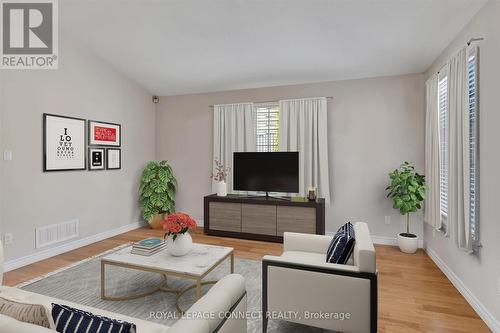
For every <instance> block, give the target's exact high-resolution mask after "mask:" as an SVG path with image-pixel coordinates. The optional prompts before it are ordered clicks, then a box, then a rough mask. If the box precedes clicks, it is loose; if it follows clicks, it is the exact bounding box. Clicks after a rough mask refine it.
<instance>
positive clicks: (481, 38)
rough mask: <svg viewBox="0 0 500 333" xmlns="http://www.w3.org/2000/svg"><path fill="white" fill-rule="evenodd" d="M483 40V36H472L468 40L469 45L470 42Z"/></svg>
mask: <svg viewBox="0 0 500 333" xmlns="http://www.w3.org/2000/svg"><path fill="white" fill-rule="evenodd" d="M482 40H484V38H483V37H478V38H471V39H469V40H468V41H467V45H470V44H472V43H473V42H479V41H482Z"/></svg>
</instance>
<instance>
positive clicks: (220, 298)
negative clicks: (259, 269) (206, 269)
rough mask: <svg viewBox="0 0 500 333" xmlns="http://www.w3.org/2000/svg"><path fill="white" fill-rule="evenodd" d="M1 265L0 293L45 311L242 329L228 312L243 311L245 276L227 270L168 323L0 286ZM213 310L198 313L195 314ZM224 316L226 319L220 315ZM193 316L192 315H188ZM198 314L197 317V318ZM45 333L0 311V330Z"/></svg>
mask: <svg viewBox="0 0 500 333" xmlns="http://www.w3.org/2000/svg"><path fill="white" fill-rule="evenodd" d="M2 254H3V249H2V246H1V243H0V263H2V260H3V255H2ZM2 277H3V265H2V266H0V297H4V298H6V299H15V300H16V301H19V302H22V303H31V304H41V305H44V306H45V307H46V308H47V309H48V310H49V311H50V308H51V304H52V303H57V304H64V305H67V306H70V307H73V308H77V309H80V310H84V311H88V312H91V313H93V314H96V315H100V316H106V317H109V318H113V319H118V320H122V321H127V322H130V323H134V324H135V325H136V328H137V333H186V332H189V333H246V332H247V322H246V319H245V318H243V317H242V316H237V315H235V316H233V317H231V316H229V315H228V314H230V313H234V314H238V313H245V312H246V310H247V299H246V288H245V279H244V278H243V277H242V276H241V275H239V274H230V275H227V276H225V277H224V278H222V279H221V280H219V281H218V282H217V283H216V284H215V285H214V286H212V288H211V289H210V290H209V291H208V292H207V293H206V294H205V295H204V296H203V297H202V298H200V299H199V300H198V301H197V302H196V303H195V304H194V305H193V306H192V307H191V308H190V309H189V310H188V311H187V312H186V317H189V319H187V318H182V319H180V320H178V321H177V322H176V323H175V324H174V325H172V326H171V327H168V326H164V325H160V324H157V323H154V322H150V321H146V320H140V319H136V318H131V317H128V316H124V315H120V314H117V313H111V312H108V311H103V310H100V309H96V308H92V307H88V306H84V305H81V304H75V303H72V302H68V301H64V300H59V299H55V298H52V297H47V296H44V295H40V294H36V293H32V292H28V291H25V290H21V289H17V288H13V287H7V286H2ZM201 313H203V314H207V313H208V314H213V316H204V317H203V318H202V316H199V315H197V314H201ZM221 314H225V315H226V316H227V317H228V318H227V319H226V318H225V317H224V316H223V315H221ZM192 318H196V319H192ZM198 318H199V319H198ZM45 332H47V333H49V332H56V331H55V330H52V329H48V328H44V327H40V326H36V325H32V324H27V323H23V322H20V321H17V320H15V319H13V318H11V317H8V316H5V315H2V314H0V333H45Z"/></svg>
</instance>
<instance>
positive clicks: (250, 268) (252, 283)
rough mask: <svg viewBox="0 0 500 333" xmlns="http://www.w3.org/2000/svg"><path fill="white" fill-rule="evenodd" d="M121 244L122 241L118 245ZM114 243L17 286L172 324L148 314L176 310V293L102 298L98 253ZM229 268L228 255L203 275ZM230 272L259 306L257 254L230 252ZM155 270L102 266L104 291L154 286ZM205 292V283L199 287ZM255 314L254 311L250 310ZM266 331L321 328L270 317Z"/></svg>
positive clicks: (189, 299) (185, 303)
mask: <svg viewBox="0 0 500 333" xmlns="http://www.w3.org/2000/svg"><path fill="white" fill-rule="evenodd" d="M119 248H122V247H119ZM119 248H116V249H113V250H111V251H107V252H106V253H103V254H100V255H98V256H95V257H92V258H89V259H86V260H83V261H81V262H78V263H75V264H73V265H71V266H68V267H65V268H63V269H60V270H58V271H55V272H53V273H50V274H47V275H45V276H42V277H39V278H37V279H34V280H31V281H28V282H26V283H23V284H21V285H19V286H18V288H21V289H24V290H27V291H31V292H35V293H38V294H42V295H46V296H50V297H55V298H59V299H61V300H67V301H70V302H74V303H79V304H84V305H87V306H91V307H94V308H98V309H102V310H106V311H111V312H116V313H120V314H123V315H127V316H130V317H134V318H139V319H144V320H149V321H154V322H158V323H160V324H165V325H168V326H172V325H173V324H174V323H175V321H176V319H174V318H171V317H170V316H165V318H161V316H160V318H154V317H153V318H152V317H151V315H150V313H151V312H163V313H175V311H176V310H175V295H174V294H173V293H166V292H157V293H154V294H152V295H150V296H146V297H143V298H138V299H134V300H128V301H103V300H101V298H100V290H101V289H100V271H101V264H100V258H101V257H102V256H103V255H106V254H109V253H110V252H112V251H116V250H118V249H119ZM228 272H229V260H228V261H227V262H225V263H223V264H222V265H220V266H219V267H218V268H216V269H215V270H214V271H212V272H211V273H210V274H209V275H208V276H207V277H206V280H217V279H220V278H221V277H223V276H225V275H227V274H228ZM235 273H238V274H241V275H243V276H244V277H245V279H246V287H247V296H248V311H251V312H254V313H258V311H261V309H262V307H261V299H262V294H261V290H262V289H261V288H262V279H261V277H262V263H261V262H260V261H256V260H247V259H240V258H235ZM161 281H162V277H161V276H160V275H159V274H154V273H146V272H140V271H134V270H127V269H123V268H119V267H114V266H107V268H106V293H107V295H108V296H122V295H127V294H129V295H130V294H134V293H140V292H141V291H145V290H149V289H150V288H151V289H152V288H154V287H156V286H158V284H159V283H161ZM189 284H190V281H187V280H181V279H174V278H170V277H169V285H170V286H171V287H173V288H182V287H185V286H187V285H189ZM203 288H204V289H203V293H205V292H206V291H207V290H208V289H209V288H210V286H204V287H203ZM194 297H195V296H194V292H188V293H186V294H185V295H183V297H182V298H181V300H180V302H179V305H180V306H181V308H183V309H185V308H189V306H190V305H192V304H193V303H194ZM254 317H257V316H254ZM248 332H249V333H259V332H262V321H261V319H259V318H255V319H251V318H249V319H248ZM268 332H269V333H285V332H286V333H319V332H323V330H320V329H315V328H310V327H307V326H303V325H298V324H293V323H288V322H285V321H278V320H270V321H269V326H268Z"/></svg>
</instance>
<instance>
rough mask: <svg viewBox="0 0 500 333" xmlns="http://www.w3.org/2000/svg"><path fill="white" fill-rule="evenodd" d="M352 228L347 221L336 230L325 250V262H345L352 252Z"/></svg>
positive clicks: (353, 241)
mask: <svg viewBox="0 0 500 333" xmlns="http://www.w3.org/2000/svg"><path fill="white" fill-rule="evenodd" d="M355 241H356V239H355V237H354V228H353V226H352V224H351V222H347V223H346V224H344V225H343V226H341V227H340V228H339V230H337V233H336V234H335V236H333V239H332V242H331V243H330V246H329V247H328V251H327V252H326V262H329V263H331V264H346V263H347V261H348V260H349V257H350V256H351V254H352V251H353V249H354V244H355Z"/></svg>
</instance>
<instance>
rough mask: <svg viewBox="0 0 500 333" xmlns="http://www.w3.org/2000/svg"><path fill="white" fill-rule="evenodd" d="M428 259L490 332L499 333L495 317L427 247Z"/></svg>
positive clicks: (499, 324)
mask: <svg viewBox="0 0 500 333" xmlns="http://www.w3.org/2000/svg"><path fill="white" fill-rule="evenodd" d="M425 251H426V252H427V254H428V255H429V257H430V258H431V259H432V261H434V263H435V264H436V265H437V266H438V267H439V269H440V270H441V271H442V272H443V273H444V275H446V277H447V278H448V280H450V281H451V283H452V284H453V285H454V286H455V288H457V290H458V291H459V292H460V294H462V296H463V297H464V298H465V299H466V300H467V302H469V304H470V305H471V306H472V308H473V309H474V310H475V311H476V312H477V314H478V315H479V317H481V319H482V320H483V321H484V322H485V323H486V325H488V327H489V328H490V330H492V331H493V332H495V333H500V322H499V321H498V320H497V319H496V318H495V316H494V315H493V314H492V313H491V312H490V311H488V309H487V308H486V307H485V306H484V305H483V303H481V301H480V300H479V299H477V297H476V296H475V295H474V294H473V293H472V291H470V289H469V288H467V286H466V285H465V284H464V283H463V281H462V280H460V278H459V277H458V276H457V275H456V274H455V273H454V272H453V271H452V270H451V268H450V267H448V265H446V264H445V262H444V261H443V260H441V258H439V256H438V255H437V253H436V252H434V250H433V249H431V248H429V247H427V248H426V249H425Z"/></svg>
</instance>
